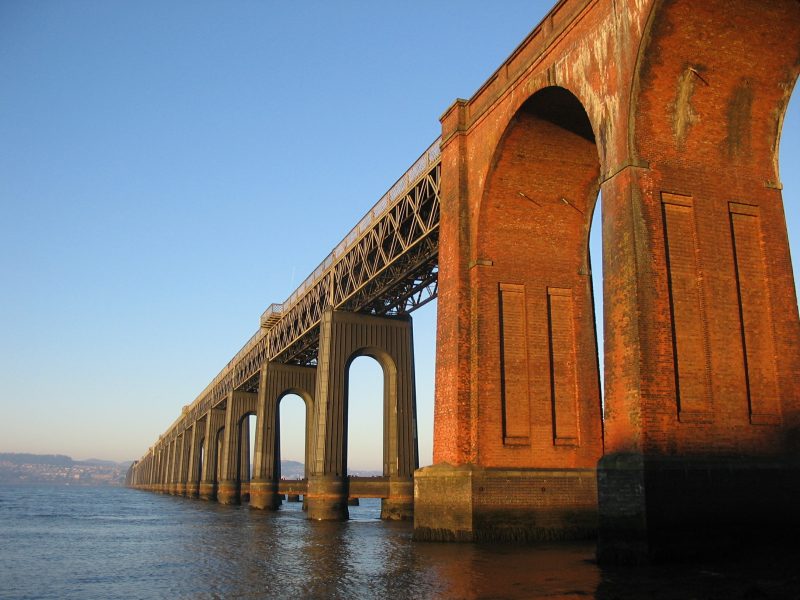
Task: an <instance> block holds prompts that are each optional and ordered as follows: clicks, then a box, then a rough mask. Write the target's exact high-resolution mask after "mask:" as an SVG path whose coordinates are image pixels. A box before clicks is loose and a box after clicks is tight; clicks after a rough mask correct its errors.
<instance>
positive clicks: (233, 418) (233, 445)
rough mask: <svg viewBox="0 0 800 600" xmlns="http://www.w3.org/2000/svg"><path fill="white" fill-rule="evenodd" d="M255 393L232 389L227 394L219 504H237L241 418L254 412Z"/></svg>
mask: <svg viewBox="0 0 800 600" xmlns="http://www.w3.org/2000/svg"><path fill="white" fill-rule="evenodd" d="M256 401H257V395H256V394H254V393H252V392H240V391H233V392H230V393H229V394H228V399H227V401H226V408H225V436H224V438H223V446H222V465H221V466H222V469H221V472H220V473H221V474H220V481H219V486H218V488H217V501H218V502H219V503H220V504H238V503H239V502H240V501H241V498H240V495H239V494H240V485H241V452H242V448H241V444H242V426H241V425H242V419H243V418H244V417H245V416H246V415H248V414H251V413H253V414H255V412H256Z"/></svg>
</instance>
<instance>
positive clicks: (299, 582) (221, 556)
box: [0, 486, 800, 600]
mask: <svg viewBox="0 0 800 600" xmlns="http://www.w3.org/2000/svg"><path fill="white" fill-rule="evenodd" d="M379 513H380V505H379V503H378V501H369V500H366V501H362V506H360V507H352V508H351V520H350V521H348V522H346V523H315V522H309V521H307V520H306V519H305V513H303V512H302V511H301V509H300V504H296V503H287V504H284V506H283V507H282V508H281V510H280V511H278V512H277V513H270V512H262V511H256V510H250V509H249V508H248V507H247V506H243V507H224V506H219V505H217V504H216V503H210V502H203V501H199V500H187V499H183V498H175V497H172V496H164V495H158V494H152V493H148V492H142V491H137V490H129V489H124V488H85V487H17V486H8V487H3V486H0V598H59V599H72V598H75V599H78V598H79V599H86V598H392V599H393V600H397V599H402V598H553V599H557V598H602V599H612V598H621V599H627V598H665V599H666V598H720V599H728V598H743V599H744V598H747V599H756V598H800V564H798V563H797V562H796V561H794V560H792V559H786V560H783V561H778V562H777V563H776V561H775V560H774V559H766V558H763V559H759V558H758V557H755V558H754V557H743V558H742V560H741V561H739V562H737V563H736V564H727V565H723V566H719V565H714V566H708V565H703V566H697V565H693V566H686V565H684V566H671V567H659V568H649V569H615V570H606V569H603V570H601V569H600V568H599V567H598V566H597V565H596V564H595V563H594V562H593V556H594V545H593V544H551V545H542V546H534V547H530V546H500V545H478V544H463V545H461V544H459V545H456V544H421V543H415V542H412V540H411V527H410V525H409V524H407V523H387V522H382V521H380V520H378V516H379Z"/></svg>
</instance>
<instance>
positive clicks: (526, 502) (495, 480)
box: [414, 464, 597, 542]
mask: <svg viewBox="0 0 800 600" xmlns="http://www.w3.org/2000/svg"><path fill="white" fill-rule="evenodd" d="M596 477H597V474H596V471H595V470H594V469H496V468H484V467H476V466H473V465H462V466H457V467H454V466H452V465H448V464H440V465H434V466H432V467H426V468H424V469H419V470H417V471H416V473H415V474H414V539H415V540H421V541H455V542H473V541H516V542H527V541H539V540H567V539H587V538H592V537H594V536H595V535H596V534H597V480H596Z"/></svg>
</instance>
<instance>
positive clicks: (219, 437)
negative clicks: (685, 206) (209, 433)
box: [212, 427, 225, 484]
mask: <svg viewBox="0 0 800 600" xmlns="http://www.w3.org/2000/svg"><path fill="white" fill-rule="evenodd" d="M215 437H216V439H215V440H214V445H213V446H212V447H213V448H214V470H213V473H214V483H215V484H218V483H219V481H220V479H222V458H223V455H224V450H225V428H224V427H220V428H219V429H218V430H217V434H216V436H215Z"/></svg>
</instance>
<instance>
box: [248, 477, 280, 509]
mask: <svg viewBox="0 0 800 600" xmlns="http://www.w3.org/2000/svg"><path fill="white" fill-rule="evenodd" d="M280 505H281V499H280V494H278V484H277V482H274V481H266V480H263V479H253V480H252V481H251V482H250V506H251V507H253V508H258V509H260V510H278V507H279V506H280Z"/></svg>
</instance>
